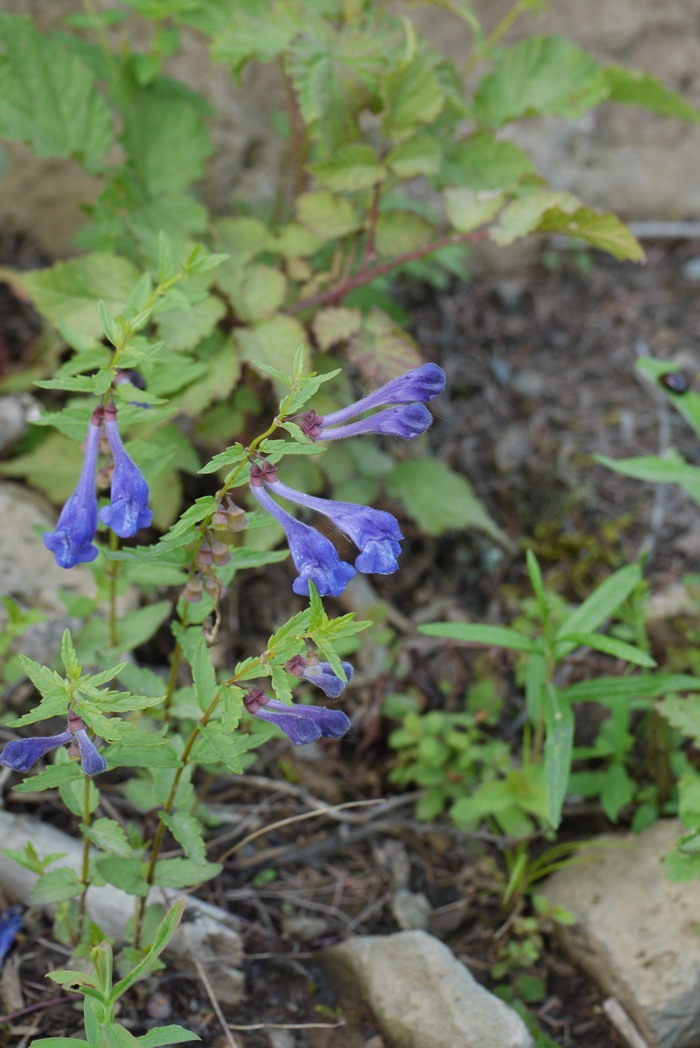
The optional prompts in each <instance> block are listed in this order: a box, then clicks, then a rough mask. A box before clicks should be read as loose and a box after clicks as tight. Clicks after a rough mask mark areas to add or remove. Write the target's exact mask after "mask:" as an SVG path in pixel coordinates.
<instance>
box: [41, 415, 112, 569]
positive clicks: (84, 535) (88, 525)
mask: <svg viewBox="0 0 700 1048" xmlns="http://www.w3.org/2000/svg"><path fill="white" fill-rule="evenodd" d="M103 415H104V413H103V411H102V408H97V409H96V410H95V411H93V413H92V415H91V417H90V425H89V426H88V433H87V441H86V445H85V458H84V460H83V469H82V472H81V474H80V480H79V481H78V485H77V487H76V489H75V491H74V492H73V494H72V495H71V496H70V498H69V499H68V501H67V502H66V504H65V506H64V507H63V509H62V510H61V515H60V516H59V518H58V523H57V524H56V530H55V531H45V532H44V534H43V535H42V538H43V540H44V545H45V546H46V548H47V549H48V550H51V552H52V553H53V555H54V557H55V558H56V563H57V564H58V566H59V568H74V567H75V565H76V564H87V563H89V562H90V561H91V560H94V559H95V557H96V556H97V554H98V553H99V550H98V548H97V546H93V544H92V540H93V538H94V537H95V531H96V529H97V494H96V492H95V468H96V466H97V455H98V452H99V449H100V430H101V428H102V419H103Z"/></svg>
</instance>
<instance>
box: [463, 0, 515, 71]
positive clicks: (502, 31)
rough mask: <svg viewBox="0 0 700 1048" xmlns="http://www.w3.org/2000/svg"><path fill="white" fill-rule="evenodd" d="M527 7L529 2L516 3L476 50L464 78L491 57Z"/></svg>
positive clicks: (464, 69)
mask: <svg viewBox="0 0 700 1048" xmlns="http://www.w3.org/2000/svg"><path fill="white" fill-rule="evenodd" d="M527 6H528V5H527V0H517V3H515V4H514V5H513V7H511V9H510V11H509V12H508V13H507V14H506V15H504V17H503V18H502V19H501V21H500V22H499V23H498V25H497V26H496V27H495V29H492V31H491V32H490V33H489V35H488V36H487V37H486V39H485V40H484V42H483V43H482V45H481V47H478V48H475V50H474V51H473V53H472V55H471V57H470V58H469V60H468V61H467V62H466V63H465V65H464V67H463V69H462V75H463V76H467V75H468V74H469V73H471V71H472V69H474V67H475V66H477V65H478V64H479V62H483V61H484V59H486V58H488V57H489V51H491V50H492V49H493V48H494V47H495V46H496V44H497V43H498V41H499V40H500V39H501V38H502V37H504V36H505V35H506V33H507V32H508V30H509V29H511V28H512V27H513V26H514V25H515V23H516V22H517V20H518V19H519V18H520V16H521V15H522V14H524V13H525V11H526V10H527Z"/></svg>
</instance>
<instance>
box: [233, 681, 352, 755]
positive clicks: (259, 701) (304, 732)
mask: <svg viewBox="0 0 700 1048" xmlns="http://www.w3.org/2000/svg"><path fill="white" fill-rule="evenodd" d="M243 701H244V703H245V707H246V709H247V710H248V712H249V713H252V715H253V716H254V717H258V718H259V719H260V720H265V721H269V722H270V723H271V724H276V725H277V727H278V728H280V730H281V731H283V732H284V734H285V735H286V736H287V738H288V739H290V740H291V741H292V742H293V743H294V745H295V746H303V745H304V743H307V742H315V741H316V740H317V739H320V738H321V737H322V736H323V738H324V739H339V738H340V737H341V735H344V734H345V732H346V731H347V730H348V728H349V727H350V720H349V718H348V717H347V716H346V715H345V714H344V713H343V712H342V710H329V709H326V708H325V707H324V706H297V705H295V704H294V703H292V704H291V705H288V704H287V703H286V702H280V701H279V699H271V698H270V697H269V695H265V693H264V692H263V691H261V690H260V689H259V688H250V689H249V690H248V693H247V695H246V697H245V699H244V700H243Z"/></svg>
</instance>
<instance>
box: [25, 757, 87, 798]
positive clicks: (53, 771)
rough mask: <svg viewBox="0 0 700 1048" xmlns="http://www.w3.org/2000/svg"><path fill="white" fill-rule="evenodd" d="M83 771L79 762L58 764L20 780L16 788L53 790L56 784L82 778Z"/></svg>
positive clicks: (29, 791) (29, 790) (34, 790)
mask: <svg viewBox="0 0 700 1048" xmlns="http://www.w3.org/2000/svg"><path fill="white" fill-rule="evenodd" d="M82 777H83V773H82V772H81V770H80V765H79V764H77V763H75V764H74V763H72V762H71V763H70V764H58V765H55V766H54V767H52V768H46V769H45V770H44V771H40V772H38V773H37V774H36V775H31V776H30V777H29V778H28V779H25V780H24V781H23V782H18V783H17V784H16V785H15V787H14V789H15V792H16V793H36V792H37V791H38V790H52V789H55V787H56V786H62V785H63V783H65V782H76V781H77V780H78V779H82Z"/></svg>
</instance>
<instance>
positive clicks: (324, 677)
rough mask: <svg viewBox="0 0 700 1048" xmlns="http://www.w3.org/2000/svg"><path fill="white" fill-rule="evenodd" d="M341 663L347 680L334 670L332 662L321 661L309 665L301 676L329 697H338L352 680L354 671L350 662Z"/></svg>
mask: <svg viewBox="0 0 700 1048" xmlns="http://www.w3.org/2000/svg"><path fill="white" fill-rule="evenodd" d="M340 665H341V666H342V667H343V670H344V672H345V676H346V678H347V680H341V679H340V677H339V676H338V674H337V673H334V672H333V668H332V666H331V664H330V662H319V663H318V665H316V666H307V667H306V669H305V670H304V672H303V673H302V674H301V677H302V679H303V680H308V681H310V682H311V684H315V685H316V687H317V688H320V689H321V691H322V692H323V693H324V695H327V696H328V698H329V699H337V698H338V696H339V695H342V693H343V692H344V691H345V689H346V687H347V686H348V684H349V683H350V681H351V680H352V675H353V672H354V671H353V668H352V666H351V665H350V663H349V662H341V664H340Z"/></svg>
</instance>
